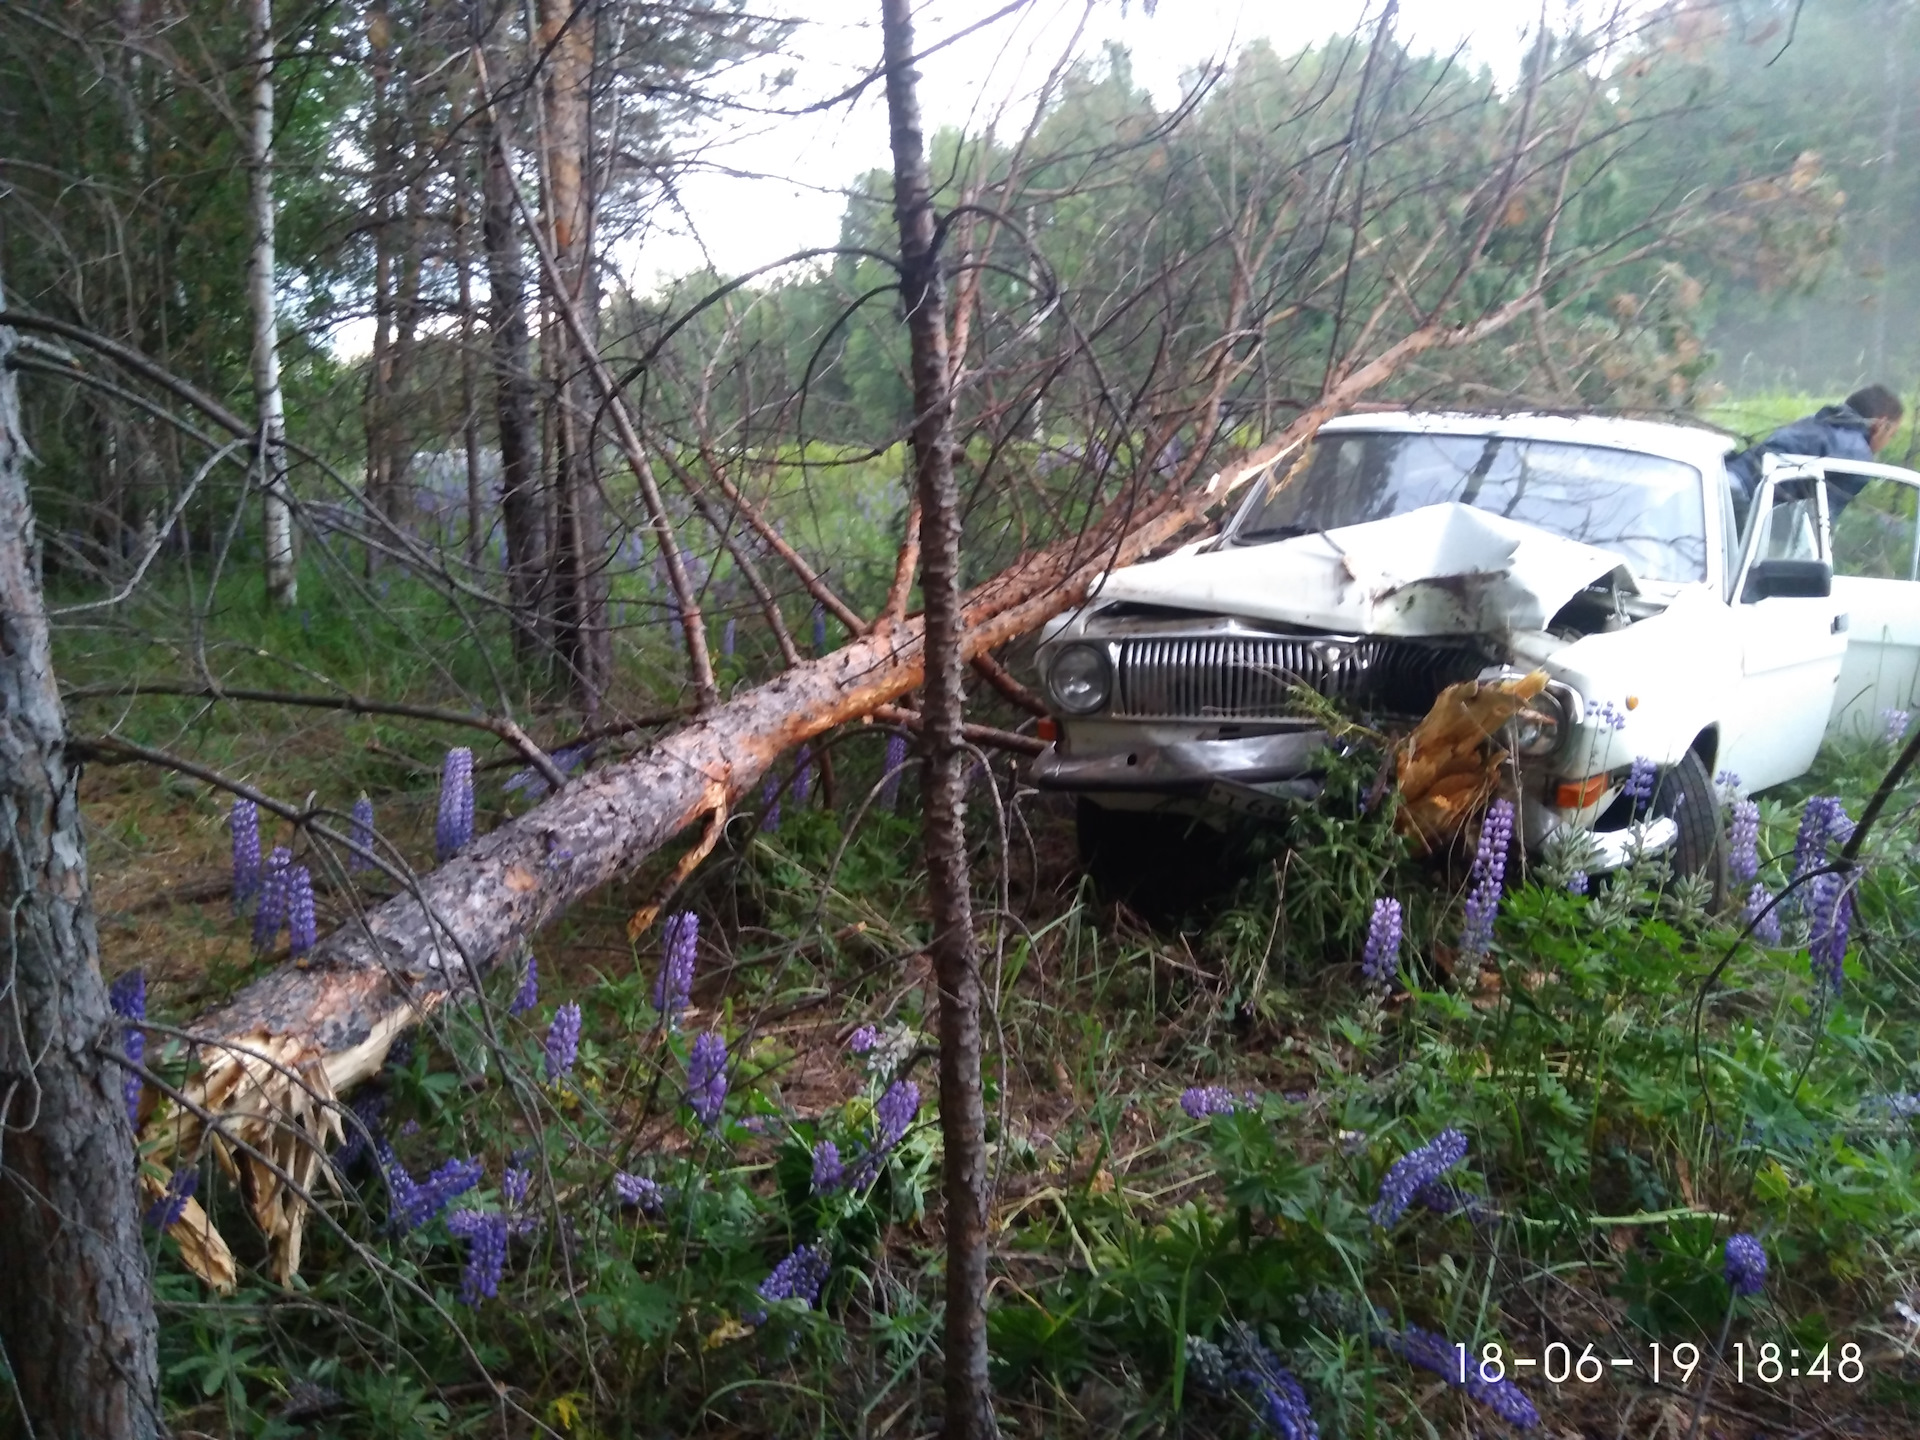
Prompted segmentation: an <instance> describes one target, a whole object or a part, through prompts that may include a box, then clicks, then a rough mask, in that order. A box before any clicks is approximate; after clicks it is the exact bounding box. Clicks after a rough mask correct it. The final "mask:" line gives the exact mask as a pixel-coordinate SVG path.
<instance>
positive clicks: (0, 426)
mask: <svg viewBox="0 0 1920 1440" xmlns="http://www.w3.org/2000/svg"><path fill="white" fill-rule="evenodd" d="M12 350H13V332H12V331H11V330H0V716H4V720H0V817H4V822H5V826H6V829H5V835H6V839H7V842H8V845H9V848H10V849H11V851H12V853H11V855H10V856H9V857H8V864H7V865H6V866H5V869H4V872H0V896H4V902H5V904H6V906H7V907H8V912H9V914H10V915H11V917H12V918H11V921H10V925H9V933H10V937H11V946H10V951H11V953H10V954H8V955H7V957H6V975H5V983H4V987H3V988H4V992H5V1001H4V1005H0V1342H4V1344H5V1347H6V1361H7V1363H8V1364H9V1365H10V1366H11V1367H12V1370H13V1377H14V1384H15V1385H16V1386H17V1388H18V1393H19V1398H20V1400H21V1402H22V1404H23V1406H24V1409H25V1417H26V1419H27V1421H28V1422H29V1423H30V1424H31V1425H32V1427H33V1433H35V1434H37V1435H41V1436H47V1437H60V1440H67V1437H80V1436H85V1437H87V1440H96V1437H98V1440H122V1437H127V1440H132V1437H143V1440H144V1437H148V1436H152V1435H155V1434H157V1433H158V1432H159V1429H160V1425H159V1414H158V1411H157V1408H156V1405H157V1400H156V1396H157V1390H158V1373H159V1372H158V1359H157V1355H156V1348H155V1345H156V1331H155V1325H154V1316H153V1299H152V1296H151V1294H150V1293H149V1292H148V1288H147V1262H146V1256H145V1254H144V1252H143V1249H142V1246H141V1237H140V1221H139V1215H138V1212H137V1210H136V1209H135V1206H134V1185H133V1179H134V1154H133V1136H132V1131H131V1128H130V1126H129V1124H128V1119H127V1106H126V1099H125V1089H124V1085H123V1078H124V1072H122V1070H121V1069H120V1067H119V1066H117V1065H115V1064H114V1063H113V1062H112V1060H111V1059H109V1058H108V1057H107V1056H106V1055H105V1054H103V1053H102V1052H103V1047H107V1046H117V1045H119V1044H120V1043H121V1037H120V1033H119V1027H117V1026H116V1025H114V1024H113V1023H112V1021H111V1019H110V1017H109V1012H108V1008H107V992H106V986H105V985H104V984H103V983H102V981H101V976H100V962H99V945H98V940H97V938H96V936H95V933H94V919H93V904H92V899H91V895H90V892H89V889H88V884H87V858H86V842H85V839H84V837H83V835H82V833H81V828H80V807H79V797H78V794H77V790H78V776H77V774H76V772H75V771H74V770H72V769H70V768H69V767H68V765H67V763H66V758H65V753H64V749H65V729H64V721H63V718H62V716H61V713H60V698H59V692H58V690H57V689H56V688H55V685H54V676H53V660H52V655H51V653H50V649H49V645H48V639H47V617H46V608H45V605H44V602H43V600H42V597H41V593H40V583H39V576H38V575H37V573H36V571H35V567H34V564H33V549H34V537H33V514H32V510H31V509H30V507H29V502H28V497H27V483H26V473H25V472H26V461H27V449H26V444H25V441H24V439H23V438H22V436H21V434H20V413H19V405H18V399H17V396H16V393H15V389H14V378H13V373H12V371H11V370H10V369H9V368H8V367H7V364H6V361H7V359H8V358H9V357H10V355H11V353H12Z"/></svg>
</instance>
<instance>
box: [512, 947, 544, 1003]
mask: <svg viewBox="0 0 1920 1440" xmlns="http://www.w3.org/2000/svg"><path fill="white" fill-rule="evenodd" d="M539 1003H540V962H539V960H538V959H536V958H535V957H534V956H532V955H529V956H527V973H526V976H525V978H524V979H522V980H521V982H520V988H519V989H518V990H516V991H514V992H513V999H512V1000H511V1001H509V1002H508V1004H507V1013H508V1014H509V1015H524V1014H526V1013H527V1012H528V1011H529V1010H531V1009H533V1008H534V1006H536V1005H538V1004H539Z"/></svg>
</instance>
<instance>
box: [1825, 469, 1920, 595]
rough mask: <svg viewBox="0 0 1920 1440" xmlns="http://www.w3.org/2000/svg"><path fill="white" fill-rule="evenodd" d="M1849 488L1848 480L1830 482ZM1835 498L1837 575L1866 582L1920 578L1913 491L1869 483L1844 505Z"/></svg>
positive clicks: (1888, 483)
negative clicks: (1916, 568)
mask: <svg viewBox="0 0 1920 1440" xmlns="http://www.w3.org/2000/svg"><path fill="white" fill-rule="evenodd" d="M1830 483H1834V484H1836V485H1847V484H1848V481H1847V480H1846V479H1845V477H1838V476H1836V477H1835V479H1834V480H1833V481H1832V482H1830ZM1841 501H1842V497H1841V496H1835V497H1834V508H1835V511H1836V513H1835V515H1834V517H1833V573H1834V574H1835V575H1847V576H1857V577H1859V578H1861V579H1867V580H1916V579H1920V574H1917V573H1916V571H1915V560H1916V559H1917V558H1920V550H1917V549H1916V547H1915V538H1916V537H1915V518H1914V508H1915V505H1914V501H1915V491H1914V487H1913V486H1911V485H1907V484H1904V483H1902V482H1901V481H1898V480H1869V481H1867V482H1866V484H1865V485H1864V486H1862V487H1861V488H1860V492H1859V493H1858V494H1857V495H1855V496H1853V497H1852V498H1851V499H1846V500H1845V501H1844V503H1841Z"/></svg>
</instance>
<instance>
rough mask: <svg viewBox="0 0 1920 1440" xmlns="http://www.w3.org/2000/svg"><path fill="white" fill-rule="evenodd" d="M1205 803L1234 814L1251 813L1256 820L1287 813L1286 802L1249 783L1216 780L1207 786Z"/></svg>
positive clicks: (1273, 818)
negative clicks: (1238, 783)
mask: <svg viewBox="0 0 1920 1440" xmlns="http://www.w3.org/2000/svg"><path fill="white" fill-rule="evenodd" d="M1207 803H1208V804H1209V805H1218V806H1219V807H1220V808H1221V809H1223V810H1231V811H1233V812H1234V814H1236V815H1251V816H1253V818H1254V819H1256V820H1277V819H1279V818H1280V817H1281V816H1283V815H1285V814H1286V813H1287V802H1286V801H1285V800H1283V799H1281V798H1279V797H1278V796H1274V795H1269V794H1267V793H1266V792H1265V791H1263V790H1256V789H1254V788H1253V786H1251V785H1236V784H1234V783H1233V782H1232V781H1230V780H1216V781H1214V782H1213V784H1212V785H1210V786H1208V787H1207Z"/></svg>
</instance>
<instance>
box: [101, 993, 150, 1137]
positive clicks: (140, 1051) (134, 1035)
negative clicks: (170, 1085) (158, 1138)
mask: <svg viewBox="0 0 1920 1440" xmlns="http://www.w3.org/2000/svg"><path fill="white" fill-rule="evenodd" d="M107 1005H108V1008H110V1009H111V1010H112V1011H113V1013H114V1014H115V1015H118V1016H119V1017H120V1018H121V1019H122V1020H129V1021H133V1022H135V1023H133V1024H130V1025H128V1026H127V1033H126V1035H125V1037H124V1039H123V1042H122V1043H123V1048H124V1051H125V1054H126V1057H127V1059H128V1060H129V1061H131V1062H132V1063H133V1064H135V1065H140V1064H143V1063H144V1062H145V1061H146V1058H147V1032H146V1031H144V1030H142V1029H141V1028H140V1026H139V1023H138V1022H139V1021H142V1020H144V1019H146V1018H147V972H146V971H144V970H129V971H127V973H126V974H124V975H122V976H121V977H120V978H119V979H117V980H115V981H114V982H113V984H112V985H110V986H108V987H107ZM145 1084H146V1082H145V1081H143V1080H142V1079H141V1078H140V1077H139V1075H137V1074H135V1073H134V1072H133V1071H131V1070H129V1071H127V1074H126V1079H125V1080H123V1081H122V1082H121V1093H122V1094H123V1095H124V1096H125V1097H126V1101H127V1119H128V1120H129V1121H131V1122H132V1124H133V1126H134V1128H135V1129H136V1130H137V1129H139V1127H140V1092H141V1090H142V1088H144V1086H145Z"/></svg>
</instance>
